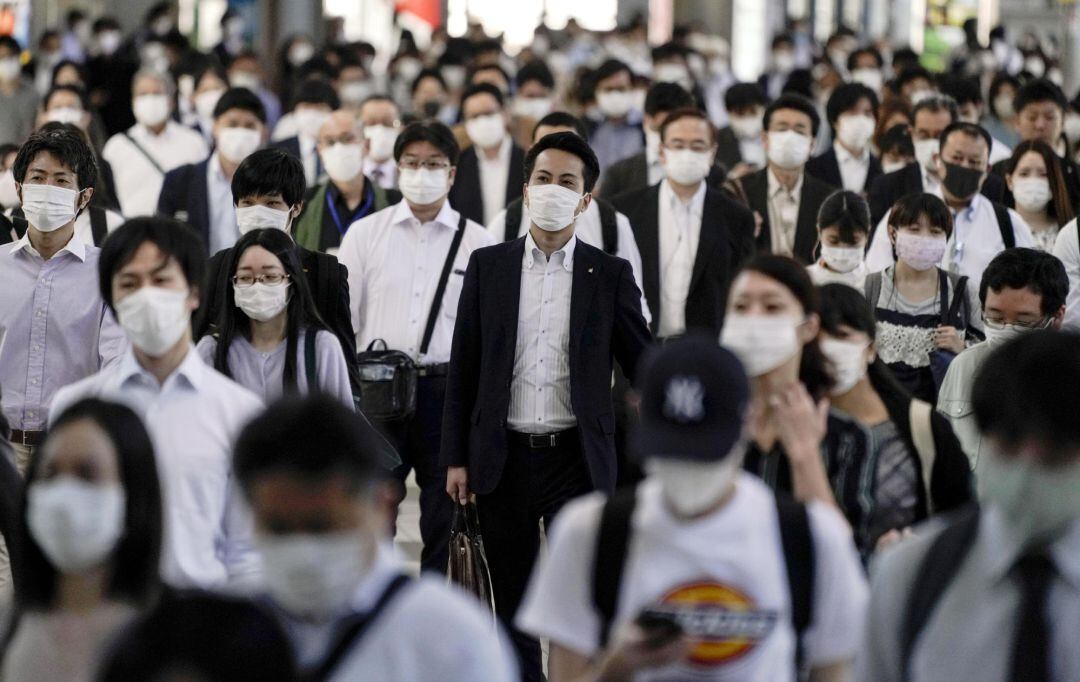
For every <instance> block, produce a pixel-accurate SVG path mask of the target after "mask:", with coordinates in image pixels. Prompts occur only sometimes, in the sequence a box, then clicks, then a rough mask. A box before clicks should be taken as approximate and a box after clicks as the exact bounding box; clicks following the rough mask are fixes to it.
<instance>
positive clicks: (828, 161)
mask: <svg viewBox="0 0 1080 682" xmlns="http://www.w3.org/2000/svg"><path fill="white" fill-rule="evenodd" d="M806 172H807V174H809V175H813V176H814V177H815V178H817V179H818V180H821V181H822V182H827V183H829V184H830V185H832V186H833V187H836V188H837V189H842V188H843V187H844V179H843V177H842V176H841V175H840V161H839V160H838V159H837V158H836V149H835V148H834V147H831V146H830V147H829V150H828V151H827V152H825V153H824V154H821V155H819V156H815V157H814V158H812V159H810V160H809V161H807V162H806ZM879 175H881V161H879V160H878V157H876V156H874V155H873V154H871V155H870V168H869V169H868V170H867V171H866V182H864V183H863V186H862V187H861V188H860V189H859V191H860V192H864V193H865V192H868V191H869V190H870V184H871V183H872V182H874V180H876V179H877V177H878V176H879Z"/></svg>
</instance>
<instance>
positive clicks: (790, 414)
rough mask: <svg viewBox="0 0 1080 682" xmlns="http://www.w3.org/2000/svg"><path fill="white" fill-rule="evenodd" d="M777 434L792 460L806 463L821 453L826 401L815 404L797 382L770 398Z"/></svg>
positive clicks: (794, 462) (827, 406)
mask: <svg viewBox="0 0 1080 682" xmlns="http://www.w3.org/2000/svg"><path fill="white" fill-rule="evenodd" d="M769 407H770V408H771V410H772V422H773V426H774V428H775V429H776V437H777V439H778V440H779V441H780V445H781V446H782V447H783V449H784V452H785V453H786V454H787V457H788V459H789V460H791V462H792V464H801V463H805V462H806V461H807V460H808V459H809V458H811V457H813V458H819V457H820V456H821V441H822V439H824V438H825V431H826V426H825V424H826V420H827V418H828V415H829V401H828V400H827V399H824V398H823V399H822V400H821V401H820V402H818V403H817V404H814V399H813V398H811V397H810V393H809V392H807V390H806V387H805V386H803V385H802V383H801V382H796V383H794V384H792V385H791V386H789V387H788V388H787V389H785V390H783V391H781V392H779V393H777V394H775V395H773V396H771V397H770V398H769Z"/></svg>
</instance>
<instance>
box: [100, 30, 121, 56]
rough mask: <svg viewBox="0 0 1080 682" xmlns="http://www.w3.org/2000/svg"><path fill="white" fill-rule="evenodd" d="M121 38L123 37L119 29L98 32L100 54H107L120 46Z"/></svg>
mask: <svg viewBox="0 0 1080 682" xmlns="http://www.w3.org/2000/svg"><path fill="white" fill-rule="evenodd" d="M123 40H124V38H123V36H122V35H120V32H119V31H103V32H102V33H100V34H98V39H97V41H98V49H100V50H101V54H103V55H105V56H109V55H111V54H113V53H115V52H116V51H117V50H118V49H119V48H120V43H121V42H123Z"/></svg>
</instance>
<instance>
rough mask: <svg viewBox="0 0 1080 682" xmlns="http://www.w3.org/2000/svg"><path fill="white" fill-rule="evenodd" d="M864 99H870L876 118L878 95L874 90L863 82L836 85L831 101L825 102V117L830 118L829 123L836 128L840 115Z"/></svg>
mask: <svg viewBox="0 0 1080 682" xmlns="http://www.w3.org/2000/svg"><path fill="white" fill-rule="evenodd" d="M863 99H866V100H869V102H870V107H871V108H872V109H873V110H874V118H875V119H876V118H877V113H878V96H877V94H876V93H875V92H874V91H873V90H871V89H870V88H868V87H866V86H865V85H863V84H862V83H841V84H840V85H838V86H836V89H835V90H833V93H832V94H831V95H829V101H828V102H827V103H826V104H825V118H826V119H828V121H829V125H830V126H832V128H834V129H835V128H836V122H837V121H838V120H839V119H840V115H841V114H843V113H844V112H846V111H850V110H851V109H852V108H854V107H855V106H856V105H857V104H858V103H859V101H860V100H863Z"/></svg>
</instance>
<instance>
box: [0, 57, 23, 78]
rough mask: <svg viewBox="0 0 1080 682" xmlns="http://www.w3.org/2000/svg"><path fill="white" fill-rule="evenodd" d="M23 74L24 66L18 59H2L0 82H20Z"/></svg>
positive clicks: (0, 61)
mask: <svg viewBox="0 0 1080 682" xmlns="http://www.w3.org/2000/svg"><path fill="white" fill-rule="evenodd" d="M21 74H22V64H20V63H19V58H18V57H5V58H4V59H0V81H14V80H18V79H19V76H20V75H21Z"/></svg>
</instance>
